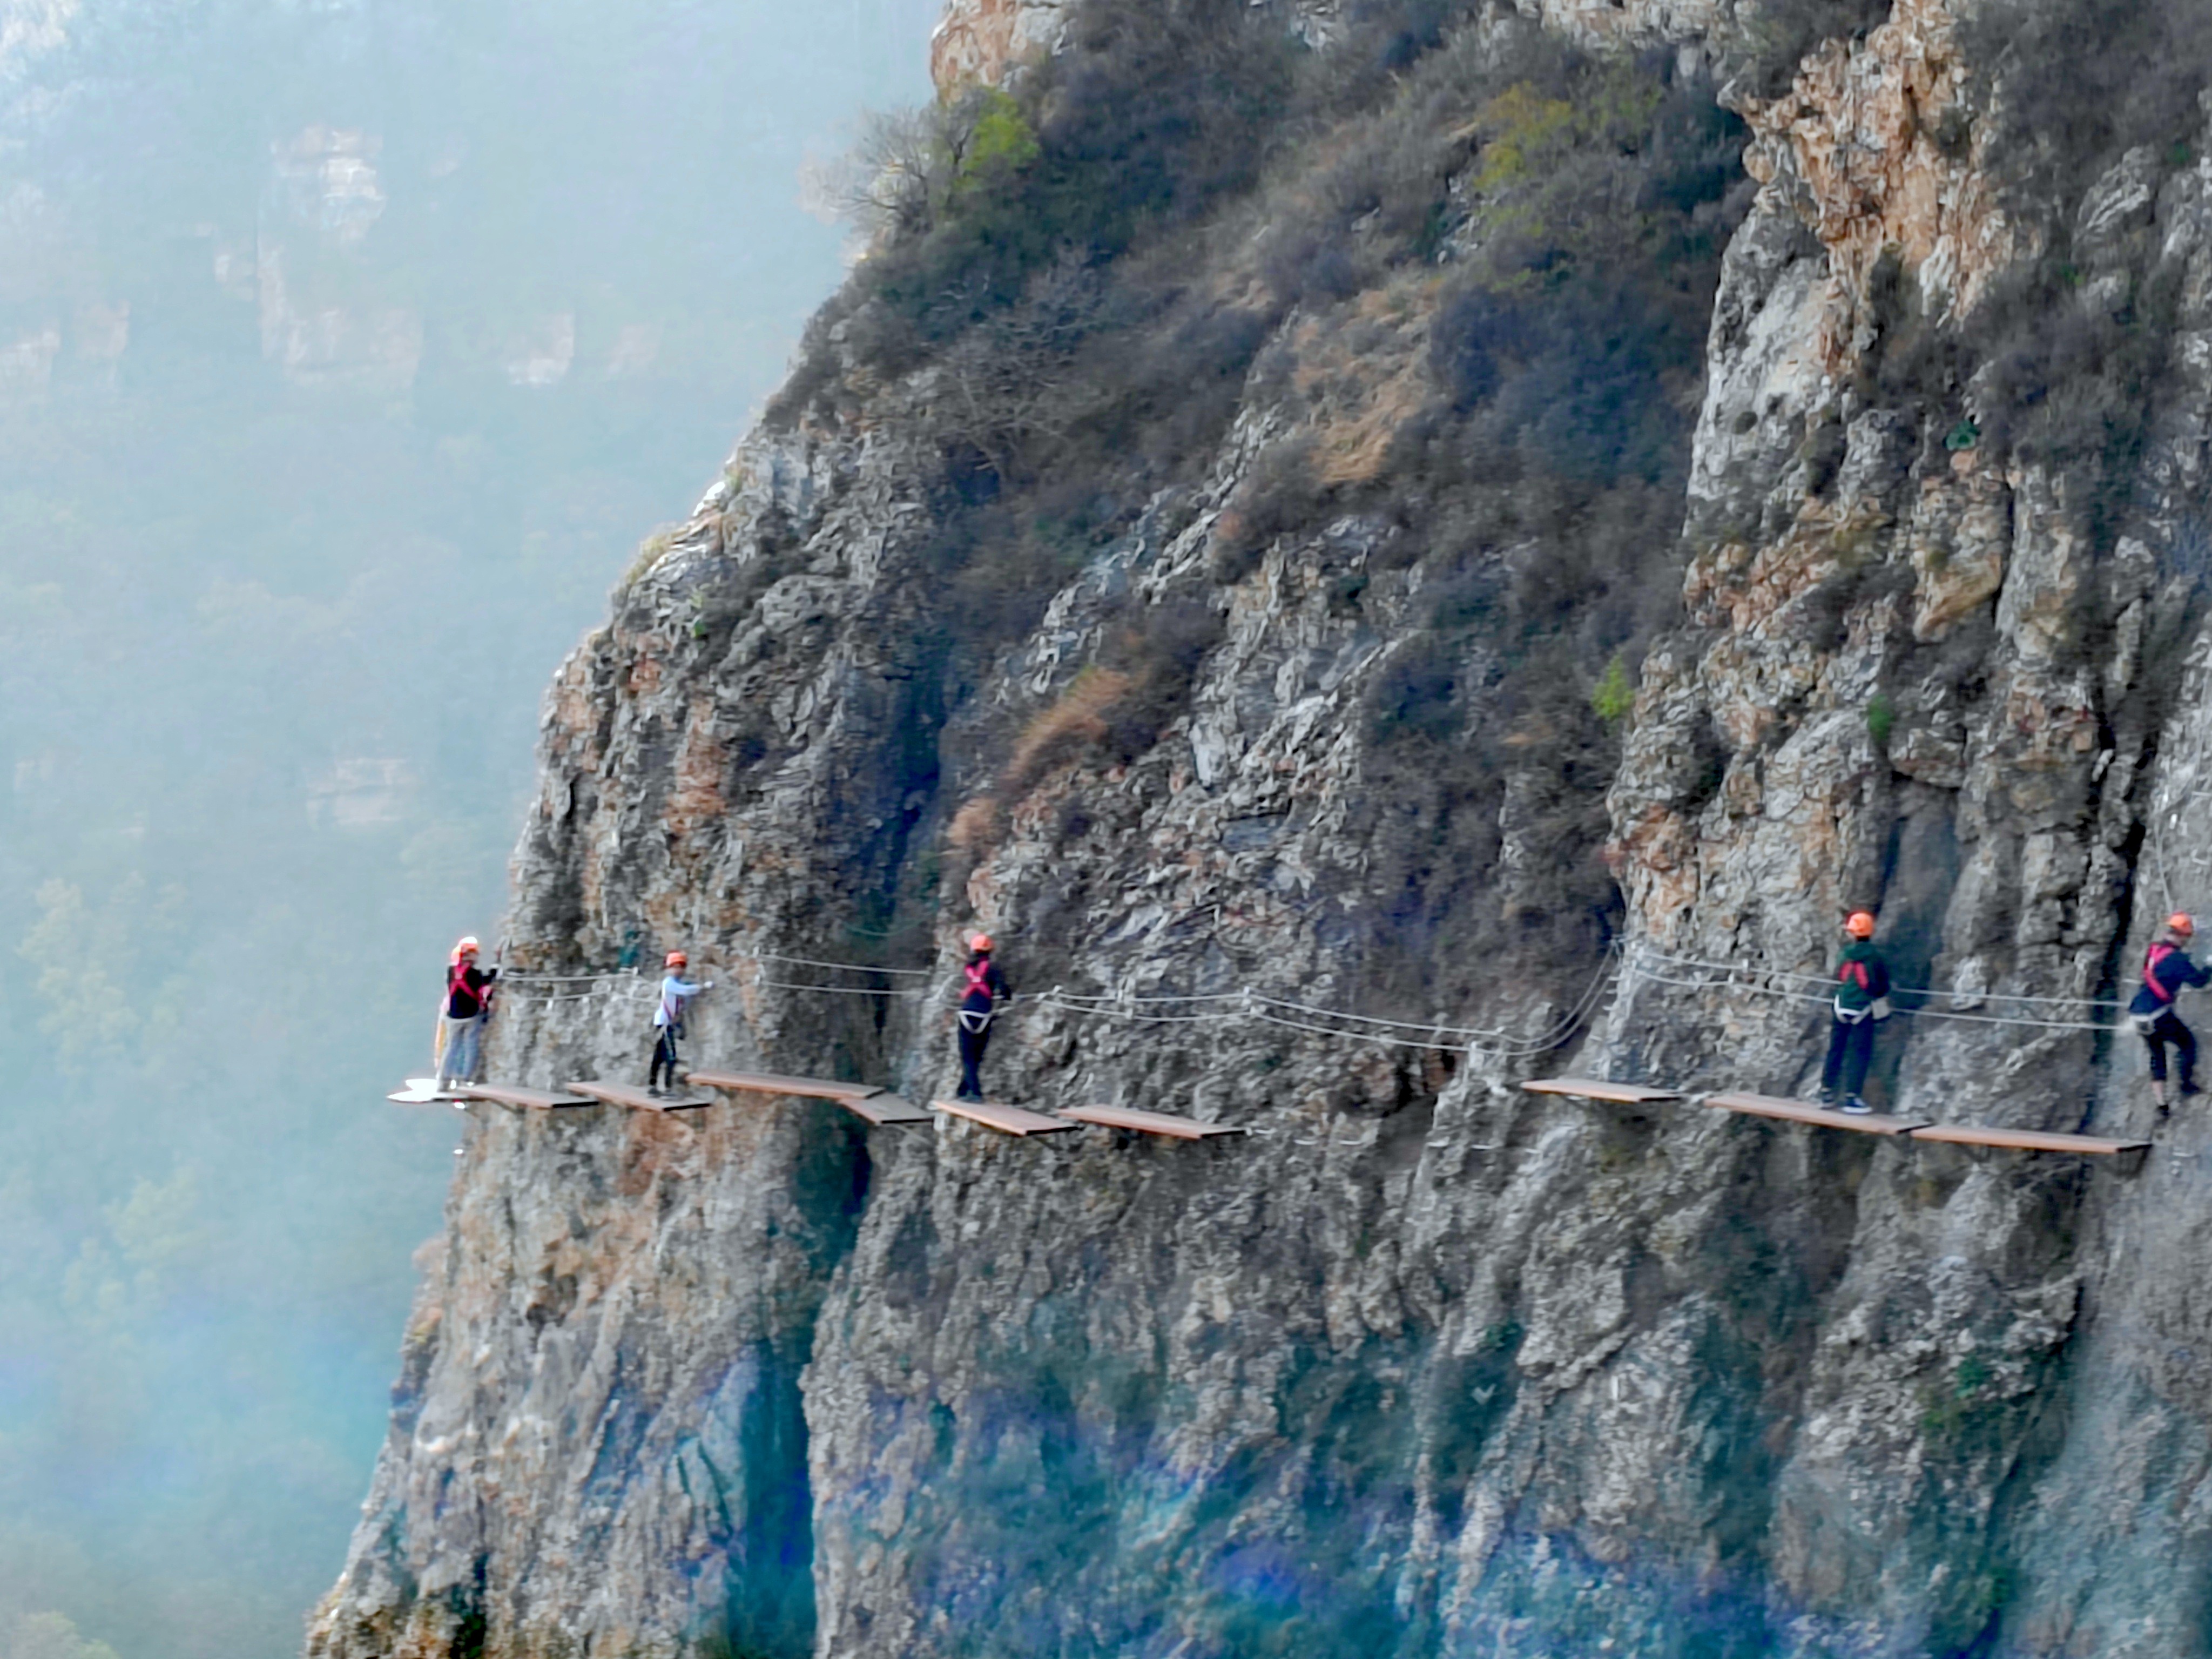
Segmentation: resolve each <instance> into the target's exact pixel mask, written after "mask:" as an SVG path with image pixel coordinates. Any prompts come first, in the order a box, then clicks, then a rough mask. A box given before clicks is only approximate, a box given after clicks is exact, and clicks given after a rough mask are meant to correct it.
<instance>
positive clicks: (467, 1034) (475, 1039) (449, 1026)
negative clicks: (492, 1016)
mask: <svg viewBox="0 0 2212 1659" xmlns="http://www.w3.org/2000/svg"><path fill="white" fill-rule="evenodd" d="M482 1051H483V1015H482V1014H477V1015H475V1016H473V1017H471V1018H468V1019H455V1018H453V1016H452V1015H451V1014H448V1015H447V1016H446V1057H445V1058H444V1059H443V1060H440V1061H439V1062H438V1084H439V1086H440V1087H441V1088H442V1087H444V1086H445V1085H447V1083H474V1082H475V1081H476V1080H477V1057H478V1055H479V1054H481V1053H482Z"/></svg>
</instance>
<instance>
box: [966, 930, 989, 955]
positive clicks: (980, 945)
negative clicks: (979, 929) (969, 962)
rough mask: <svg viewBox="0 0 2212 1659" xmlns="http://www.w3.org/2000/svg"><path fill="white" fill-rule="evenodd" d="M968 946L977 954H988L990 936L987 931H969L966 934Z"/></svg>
mask: <svg viewBox="0 0 2212 1659" xmlns="http://www.w3.org/2000/svg"><path fill="white" fill-rule="evenodd" d="M968 948H969V950H971V951H975V953H976V954H977V955H978V956H988V955H990V953H991V936H990V935H989V934H988V933H970V934H969V936H968Z"/></svg>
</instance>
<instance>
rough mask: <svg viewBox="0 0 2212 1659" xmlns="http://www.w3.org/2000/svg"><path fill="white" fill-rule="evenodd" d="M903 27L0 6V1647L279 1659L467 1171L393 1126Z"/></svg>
mask: <svg viewBox="0 0 2212 1659" xmlns="http://www.w3.org/2000/svg"><path fill="white" fill-rule="evenodd" d="M932 18H933V8H932V7H931V6H929V5H928V4H927V3H920V0H855V3H853V4H849V5H846V6H840V7H834V8H828V9H808V10H804V11H799V12H793V11H791V10H790V9H785V8H770V7H764V6H763V7H748V6H714V5H708V4H704V3H695V0H623V3H617V4H614V5H605V4H590V5H586V4H580V3H569V0H556V3H551V4H541V5H537V6H532V7H520V6H505V5H483V4H476V3H459V0H405V3H401V4H397V5H384V6H377V7H370V6H368V5H365V4H343V3H342V4H331V5H318V6H313V7H295V6H290V5H285V4H279V3H263V0H236V3H229V0H222V3H218V0H191V3H183V4H171V3H161V4H150V3H141V0H83V3H82V4H81V5H60V6H54V5H45V4H37V5H33V4H25V3H18V0H0V1243H4V1261H5V1266H4V1267H0V1329H4V1331H5V1333H6V1340H5V1343H4V1346H3V1347H0V1652H4V1653H9V1654H13V1653H15V1651H16V1650H17V1649H18V1648H19V1647H21V1646H22V1645H23V1644H33V1645H36V1644H38V1643H45V1644H47V1645H45V1646H38V1647H37V1650H38V1652H40V1654H41V1655H45V1654H46V1653H47V1652H48V1651H49V1648H50V1647H52V1645H53V1644H56V1643H61V1644H64V1646H66V1645H67V1644H69V1643H71V1642H74V1641H76V1640H80V1639H82V1640H93V1639H100V1640H105V1641H106V1642H107V1643H109V1644H112V1646H113V1647H114V1648H116V1649H117V1650H119V1651H120V1652H121V1653H122V1654H123V1656H124V1659H135V1656H138V1655H149V1656H150V1655H153V1654H156V1653H159V1654H162V1655H171V1656H179V1659H183V1656H195V1655H208V1656H214V1655H222V1656H224V1659H242V1656H271V1655H276V1654H282V1653H290V1652H292V1651H294V1650H296V1647H297V1644H298V1640H299V1619H300V1614H301V1610H302V1609H303V1608H304V1607H307V1604H308V1603H309V1602H310V1601H313V1597H314V1595H315V1594H316V1593H317V1592H318V1591H319V1589H320V1588H321V1587H322V1585H323V1584H324V1583H325V1582H326V1581H327V1579H328V1577H329V1576H330V1574H331V1571H332V1570H333V1569H334V1567H335V1565H336V1563H337V1560H338V1559H339V1556H340V1552H341V1550H342V1547H343V1539H344V1536H345V1532H346V1528H347V1527H348V1526H349V1523H350V1520H351V1518H352V1515H353V1512H354V1509H355V1505H356V1503H357V1500H358V1497H359V1492H360V1490H361V1487H362V1484H363V1481H364V1480H365V1478H366V1472H367V1469H368V1461H369V1458H370V1455H371V1453H372V1451H373V1449H374V1445H375V1444H376V1442H377V1439H378V1436H379V1425H378V1419H379V1416H380V1411H379V1407H378V1401H380V1397H381V1395H382V1391H383V1388H384V1383H385V1379H386V1376H387V1375H388V1373H389V1370H390V1363H391V1355H392V1351H393V1349H394V1346H395V1345H396V1344H397V1342H398V1336H399V1328H400V1322H401V1320H402V1318H403V1316H404V1309H405V1305H406V1296H407V1291H408V1285H407V1279H408V1273H407V1268H406V1266H405V1261H406V1255H407V1253H408V1251H409V1249H410V1248H411V1247H412V1246H413V1245H414V1244H415V1243H416V1242H417V1241H419V1240H420V1239H421V1238H422V1237H425V1236H426V1235H427V1234H428V1232H429V1231H431V1230H432V1229H433V1228H434V1227H435V1225H436V1221H437V1206H438V1204H439V1201H440V1198H441V1194H442V1189H443V1186H444V1182H445V1177H446V1175H447V1169H446V1166H447V1164H450V1162H451V1159H450V1158H449V1156H448V1149H449V1148H450V1146H451V1145H452V1140H451V1136H450V1133H449V1131H450V1127H451V1126H450V1125H448V1124H447V1123H445V1122H443V1121H425V1120H421V1119H409V1118H405V1117H404V1116H402V1115H399V1114H398V1113H397V1112H396V1111H390V1110H387V1109H383V1108H382V1104H381V1102H380V1100H379V1099H378V1095H379V1094H380V1091H382V1090H383V1089H384V1088H386V1087H388V1086H391V1083H390V1079H396V1078H397V1077H398V1076H399V1075H401V1074H403V1073H404V1072H407V1071H410V1070H419V1069H421V1064H422V1060H423V1058H424V1049H425V1045H426V1041H427V1038H428V1033H429V1022H430V1015H431V1013H432V1005H433V997H434V994H435V987H436V981H437V975H438V963H439V961H440V959H441V951H442V949H443V947H444V946H445V945H447V944H449V943H450V941H451V939H452V937H453V934H454V933H457V932H459V931H460V930H462V929H463V928H470V929H474V930H477V931H482V932H485V933H489V932H490V931H491V930H492V929H493V928H494V927H495V925H496V921H497V913H498V908H499V905H500V903H501V878H502V871H503V866H504V861H505V858H506V854H507V848H508V845H509V843H510V842H511V841H512V838H513V826H514V823H515V822H516V819H517V816H518V811H517V802H518V799H519V798H520V795H521V794H522V793H523V792H524V791H525V790H526V788H527V787H528V783H529V778H530V774H529V757H530V750H531V734H532V729H533V726H534V720H535V714H536V708H537V702H538V692H539V689H540V688H541V687H542V686H543V684H544V681H545V678H546V676H547V674H548V672H549V671H550V669H551V667H552V665H553V664H554V663H555V661H556V659H557V658H558V656H559V654H560V653H561V652H562V651H563V650H564V649H566V648H567V647H568V645H569V644H571V643H572V642H573V641H574V638H575V636H576V635H578V634H579V633H580V631H581V630H582V629H583V628H584V627H585V626H586V625H587V624H588V623H589V622H590V621H591V620H592V617H593V615H594V614H595V613H596V612H597V611H599V608H600V606H601V602H602V599H603V595H604V593H605V589H606V586H607V584H608V582H609V581H610V580H611V578H612V577H613V576H614V575H615V574H617V573H618V572H619V571H620V570H621V569H622V568H623V565H624V564H625V563H626V562H628V559H629V550H630V548H631V546H632V545H633V544H635V541H636V539H637V538H638V536H639V534H640V532H641V529H642V528H645V527H649V526H652V525H653V524H654V523H657V522H660V521H663V520H668V519H671V518H675V517H678V516H680V515H681V514H682V513H684V511H685V509H686V508H688V507H690V503H691V501H692V500H693V498H694V497H695V496H696V494H697V492H698V489H699V488H700V487H701V485H702V481H704V480H707V479H710V478H711V477H713V475H714V468H715V466H716V465H717V463H718V460H719V459H720V455H721V453H722V452H723V450H724V448H725V447H726V444H727V441H728V438H729V435H730V434H731V433H732V432H733V431H735V430H737V429H738V428H739V427H740V426H741V425H742V424H743V422H744V416H745V412H746V410H747V408H748V406H749V405H750V404H751V403H752V402H753V401H754V400H755V399H757V398H759V397H760V396H761V395H762V394H763V392H765V391H766V389H767V388H768V386H769V385H770V384H772V382H773V380H774V379H775V376H776V375H777V374H779V373H780V372H781V368H782V365H783V362H784V359H785V356H786V354H787V351H788V349H789V346H790V343H791V342H792V341H793V339H794V338H795V337H796V331H797V324H798V321H799V319H800V318H801V317H802V316H803V315H804V313H805V311H806V309H807V308H808V307H810V306H811V304H812V303H813V302H814V301H815V300H816V299H817V297H818V296H819V295H820V294H821V293H822V292H823V291H824V290H825V289H828V288H829V286H830V284H831V283H833V282H834V281H835V279H836V272H837V270H838V246H837V237H838V233H837V232H836V231H835V230H834V229H833V228H830V227H829V226H826V225H823V224H819V223H817V222H813V221H811V220H810V219H808V218H807V217H806V216H804V215H803V214H802V213H801V212H800V211H799V199H798V198H799V170H800V166H801V163H802V161H803V160H804V158H805V156H806V155H807V154H808V153H809V152H810V151H831V150H835V149H837V148H838V147H840V146H841V145H842V144H843V143H847V142H848V136H847V133H846V131H845V125H846V124H847V123H848V122H849V118H850V116H851V113H852V112H853V111H854V109H855V108H856V107H857V106H859V105H860V104H861V103H863V102H886V101H892V100H911V99H912V98H913V97H915V96H916V95H917V94H919V92H920V90H921V87H922V85H923V84H924V82H923V61H924V41H925V39H926V36H927V29H928V27H929V24H930V22H931V21H932ZM28 1615H52V1616H53V1617H49V1618H48V1619H47V1620H46V1623H44V1624H42V1625H39V1626H35V1627H33V1626H23V1627H22V1628H21V1630H19V1629H18V1628H17V1621H18V1620H21V1619H23V1618H24V1617H26V1616H28ZM58 1618H66V1619H67V1620H73V1621H74V1623H75V1626H76V1631H77V1632H79V1635H78V1636H76V1637H71V1636H70V1635H69V1634H68V1627H67V1626H64V1625H62V1624H59V1623H57V1622H56V1620H57V1619H58Z"/></svg>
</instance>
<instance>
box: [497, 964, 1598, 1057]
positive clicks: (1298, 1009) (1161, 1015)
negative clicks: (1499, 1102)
mask: <svg viewBox="0 0 2212 1659" xmlns="http://www.w3.org/2000/svg"><path fill="white" fill-rule="evenodd" d="M1619 955H1620V943H1619V941H1618V940H1616V941H1614V942H1613V944H1612V945H1608V946H1607V949H1606V951H1605V954H1604V956H1603V957H1602V958H1601V961H1600V962H1599V963H1598V967H1597V971H1596V972H1595V974H1594V975H1592V976H1591V979H1590V981H1589V984H1588V985H1587V986H1586V987H1583V992H1582V994H1580V995H1579V996H1578V997H1577V999H1576V1000H1575V1001H1574V1003H1573V1004H1572V1006H1571V1007H1570V1008H1569V1009H1568V1010H1567V1012H1565V1013H1564V1014H1562V1015H1561V1016H1560V1017H1559V1018H1558V1019H1556V1020H1555V1021H1554V1022H1553V1024H1552V1025H1551V1026H1550V1027H1549V1028H1547V1030H1544V1031H1542V1032H1541V1033H1538V1034H1536V1035H1534V1036H1523V1035H1521V1034H1518V1033H1516V1032H1513V1031H1510V1030H1504V1029H1502V1028H1499V1027H1494V1026H1475V1025H1454V1024H1449V1023H1447V1022H1444V1021H1425V1020H1408V1019H1395V1018H1387V1017H1385V1016H1383V1015H1379V1014H1361V1013H1353V1012H1349V1011H1347V1010H1345V1009H1341V1008H1328V1007H1323V1006H1320V1005H1318V1004H1315V1003H1306V1002H1294V1001H1291V1000H1287V999H1285V998H1282V997H1277V996H1271V995H1268V994H1265V993H1263V992H1261V991H1259V990H1257V989H1256V988H1255V987H1250V986H1246V987H1241V988H1240V989H1237V990H1234V991H1194V992H1184V993H1164V994H1158V993H1155V994H1146V995H1128V994H1090V993H1084V992H1068V991H1063V990H1061V989H1060V988H1059V987H1054V988H1053V989H1052V990H1050V991H1047V992H1043V993H1041V994H1037V995H1036V996H1033V997H1031V998H1030V1000H1028V1001H1027V1002H1026V1003H1025V1004H1024V1003H1017V1004H1015V1005H1014V1006H1012V1007H1010V1008H1008V1009H1007V1010H1006V1012H1007V1013H1019V1012H1023V1011H1024V1009H1025V1008H1056V1009H1060V1010H1061V1011H1063V1012H1067V1013H1071V1014H1078V1015H1084V1016H1088V1017H1092V1018H1107V1019H1118V1020H1122V1021H1125V1022H1129V1023H1133V1024H1152V1025H1201V1024H1230V1023H1243V1024H1261V1025H1272V1026H1275V1027H1278V1028H1279V1029H1281V1030H1291V1031H1299V1032H1304V1033H1305V1034H1307V1035H1309V1036H1327V1037H1335V1038H1338V1039H1340V1040H1341V1041H1347V1042H1366V1043H1371V1044H1374V1045H1376V1046H1377V1047H1381V1048H1411V1049H1415V1050H1418V1051H1420V1052H1423V1053H1431V1054H1434V1053H1443V1052H1451V1051H1457V1050H1462V1049H1463V1050H1466V1051H1468V1052H1470V1053H1476V1054H1487V1055H1491V1056H1493V1057H1496V1058H1499V1059H1529V1058H1533V1057H1534V1056H1536V1055H1538V1054H1548V1053H1550V1052H1551V1051H1552V1050H1553V1049H1554V1048H1558V1047H1559V1044H1560V1043H1562V1042H1565V1041H1566V1040H1567V1038H1568V1037H1570V1036H1572V1035H1573V1034H1574V1033H1575V1032H1576V1031H1577V1030H1579V1029H1580V1028H1581V1027H1582V1025H1583V1022H1584V1021H1585V1020H1586V1019H1588V1018H1589V1014H1590V1012H1591V1011H1592V1010H1593V1009H1594V1008H1595V1006H1597V1003H1598V1000H1599V999H1600V998H1601V997H1602V996H1603V995H1604V994H1605V990H1606V987H1607V986H1608V985H1609V984H1611V983H1612V982H1613V977H1614V975H1615V972H1616V970H1617V969H1618V966H1619V963H1618V960H1617V958H1618V957H1619ZM726 961H727V962H728V963H731V964H732V965H734V964H736V963H754V964H757V965H760V964H766V963H785V964H790V965H793V966H799V967H807V968H817V969H827V970H830V971H834V972H841V973H862V974H882V975H896V976H897V977H900V978H902V979H913V978H925V979H926V978H933V977H935V976H936V975H937V973H938V970H937V969H928V968H884V967H878V965H876V964H875V963H865V962H833V961H829V960H825V959H823V958H821V957H795V956H786V955H781V954H779V953H777V952H775V951H748V952H745V953H743V954H740V955H734V956H732V957H727V958H726ZM753 984H754V986H755V987H757V988H758V989H762V990H779V991H796V992H817V993H819V994H823V995H827V996H865V997H885V998H906V999H921V1000H927V999H930V998H933V997H934V996H935V995H936V994H937V993H936V991H935V990H934V989H933V988H929V987H894V986H879V985H823V984H815V983H811V982H807V981H799V980H781V979H765V978H763V979H757V980H756V981H753ZM501 986H502V987H513V992H512V994H513V995H514V996H515V997H516V998H517V1000H526V1001H531V1002H541V1003H552V1002H580V1001H586V1000H591V999H592V998H594V997H598V996H599V995H602V994H606V993H609V992H611V993H612V994H615V995H617V996H618V997H621V998H622V999H623V1000H635V1001H640V1002H644V1001H650V1000H652V999H653V995H654V992H653V985H652V982H651V981H648V980H646V979H644V978H642V977H641V976H640V975H638V974H637V973H636V972H635V971H634V970H630V969H617V970H616V971H613V972H610V973H603V974H532V973H526V972H514V973H509V974H507V975H502V976H501ZM574 986H582V987H585V988H583V989H581V990H573V989H566V988H562V989H552V988H544V989H541V988H538V987H574ZM1170 1010H1176V1011H1179V1012H1170ZM1192 1011H1194V1012H1192ZM1322 1022H1334V1023H1328V1024H1324V1023H1322ZM1360 1027H1376V1028H1380V1029H1376V1030H1361V1029H1358V1028H1360ZM1346 1028H1351V1029H1346ZM1401 1034H1403V1035H1401Z"/></svg>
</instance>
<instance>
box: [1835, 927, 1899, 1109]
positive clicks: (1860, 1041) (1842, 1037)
mask: <svg viewBox="0 0 2212 1659" xmlns="http://www.w3.org/2000/svg"><path fill="white" fill-rule="evenodd" d="M1844 933H1846V934H1847V935H1849V939H1848V940H1847V942H1846V943H1845V944H1844V954H1843V956H1842V957H1841V959H1840V960H1838V962H1837V963H1836V998H1835V1001H1834V1003H1833V1004H1832V1006H1831V1009H1830V1013H1829V1020H1828V1062H1827V1064H1826V1065H1825V1066H1822V1067H1821V1068H1820V1100H1821V1102H1822V1103H1823V1104H1825V1105H1829V1106H1832V1105H1835V1104H1836V1103H1837V1102H1838V1100H1839V1099H1840V1100H1841V1102H1842V1103H1843V1109H1844V1110H1845V1111H1847V1112H1849V1113H1850V1114H1851V1115H1852V1116H1854V1117H1863V1116H1864V1115H1866V1114H1868V1113H1869V1112H1871V1111H1872V1110H1874V1108H1873V1107H1871V1106H1869V1105H1868V1104H1867V1103H1866V1102H1865V1101H1863V1100H1862V1099H1860V1098H1859V1091H1860V1090H1862V1089H1863V1088H1865V1087H1866V1074H1867V1066H1868V1065H1869V1063H1870V1062H1871V1061H1872V1060H1873V1059H1874V1028H1875V1022H1876V1021H1878V1020H1884V1019H1887V1018H1889V969H1888V966H1887V964H1886V963H1883V961H1882V959H1881V951H1877V950H1875V948H1874V914H1873V912H1871V911H1868V910H1854V911H1852V912H1851V914H1850V916H1849V917H1848V918H1846V919H1845V921H1844Z"/></svg>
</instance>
